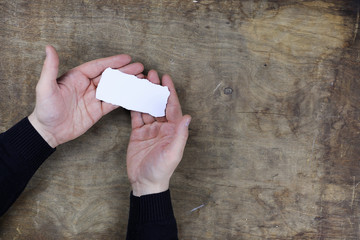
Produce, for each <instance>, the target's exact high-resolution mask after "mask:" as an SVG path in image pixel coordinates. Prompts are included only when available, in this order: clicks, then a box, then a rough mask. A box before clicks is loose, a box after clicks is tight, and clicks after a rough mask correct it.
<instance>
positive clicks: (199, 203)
mask: <svg viewBox="0 0 360 240" xmlns="http://www.w3.org/2000/svg"><path fill="white" fill-rule="evenodd" d="M0 20H1V21H0V30H1V31H0V40H1V45H0V52H1V59H0V84H1V87H0V99H1V101H0V110H1V111H0V121H1V124H0V130H2V131H4V130H6V129H7V128H9V127H11V126H12V125H13V124H14V123H15V122H16V121H18V120H20V119H21V118H22V117H24V116H26V115H27V114H29V113H31V111H32V109H33V107H34V101H35V95H34V89H35V85H36V82H37V80H38V77H39V74H40V71H41V67H42V61H43V58H44V46H45V45H46V44H48V43H51V44H53V45H54V46H55V47H56V48H57V50H58V52H59V55H60V62H61V69H60V72H61V73H64V72H66V70H68V69H70V68H72V67H74V66H77V65H79V64H81V63H83V62H86V61H89V60H92V59H96V58H99V57H104V56H109V55H113V54H117V53H128V54H130V55H132V56H133V59H134V61H141V62H143V63H144V65H145V67H146V69H147V70H149V69H152V68H155V69H157V70H159V72H160V73H161V74H163V73H169V74H170V75H172V76H173V78H174V81H175V84H176V86H177V89H178V92H179V96H180V100H181V103H182V105H183V111H184V112H185V113H189V114H191V115H192V116H193V121H192V123H191V129H190V139H189V142H188V145H187V148H186V151H185V156H184V159H183V161H182V163H181V164H180V166H179V168H178V169H177V171H176V173H175V175H174V177H173V179H172V183H171V190H172V196H173V205H174V209H175V214H176V216H177V221H178V227H179V237H180V239H340V238H344V239H359V238H360V235H359V229H358V228H359V227H358V226H359V219H358V215H359V194H358V183H359V179H360V176H359V170H360V169H359V164H358V160H359V157H360V150H359V148H358V146H359V144H360V138H359V132H360V130H359V128H360V125H359V117H360V116H359V106H360V105H359V103H360V94H359V93H360V81H359V73H360V70H359V69H360V64H359V59H360V58H359V49H360V42H359V40H358V22H359V1H345V0H343V1H335V0H333V1H278V0H271V1H255V0H252V1H250V0H249V1H214V0H198V1H190V0H189V1H170V0H163V1H155V0H153V1H144V0H142V1H123V0H119V1H116V0H108V1H88V0H83V1H58V0H55V1H45V0H40V1H25V0H22V1H21V0H16V1H2V2H1V3H0ZM129 120H130V118H129V115H128V112H127V111H125V110H117V111H115V112H113V113H111V114H110V115H108V116H106V117H104V118H103V119H102V120H101V121H100V122H99V123H98V124H96V125H95V126H94V127H93V128H92V129H91V130H90V131H89V132H88V133H86V134H85V135H84V136H82V137H80V138H79V139H77V140H74V141H72V142H70V143H67V144H65V145H63V146H60V147H59V148H58V150H57V152H56V153H55V154H54V155H53V156H51V157H50V159H49V160H48V161H46V162H45V163H44V164H43V165H42V167H41V168H40V169H39V171H38V172H37V173H36V175H35V176H34V178H33V179H32V180H31V182H30V183H29V185H28V187H27V188H26V190H25V192H24V193H23V194H22V195H21V197H20V198H19V199H18V201H17V202H16V203H15V205H14V206H13V207H12V208H11V209H10V211H8V213H7V214H6V215H5V216H4V217H2V218H1V219H0V239H70V238H75V239H119V238H120V239H124V237H125V234H126V224H127V214H128V206H129V203H128V195H129V191H130V188H129V184H128V181H127V176H126V166H125V157H126V147H127V141H128V137H129V133H130V129H129V128H130V121H129Z"/></svg>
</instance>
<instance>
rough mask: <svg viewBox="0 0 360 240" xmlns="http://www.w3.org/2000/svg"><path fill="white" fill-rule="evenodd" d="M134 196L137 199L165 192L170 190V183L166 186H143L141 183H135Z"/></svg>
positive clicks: (133, 187) (132, 185) (133, 185)
mask: <svg viewBox="0 0 360 240" xmlns="http://www.w3.org/2000/svg"><path fill="white" fill-rule="evenodd" d="M131 187H132V191H133V195H134V196H136V197H140V196H144V195H149V194H155V193H161V192H165V191H167V190H168V189H169V183H168V182H167V183H165V184H141V183H133V184H131Z"/></svg>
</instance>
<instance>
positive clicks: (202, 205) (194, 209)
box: [190, 204, 205, 212]
mask: <svg viewBox="0 0 360 240" xmlns="http://www.w3.org/2000/svg"><path fill="white" fill-rule="evenodd" d="M204 206H205V204H201V205H200V206H198V207H196V208H193V209H191V210H190V212H194V211H196V210H198V209H200V208H202V207H204Z"/></svg>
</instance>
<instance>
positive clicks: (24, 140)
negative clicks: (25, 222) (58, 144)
mask: <svg viewBox="0 0 360 240" xmlns="http://www.w3.org/2000/svg"><path fill="white" fill-rule="evenodd" d="M54 151H55V149H54V148H51V147H50V146H49V145H48V143H47V142H46V141H45V140H44V139H43V138H42V137H41V136H40V134H39V133H38V132H37V131H36V130H35V128H34V127H33V126H32V125H31V123H30V122H29V120H28V118H24V119H23V120H21V121H20V122H19V123H17V124H16V125H15V126H13V127H12V128H10V129H9V130H8V131H6V132H4V133H2V134H0V216H2V215H3V214H4V213H5V212H6V211H7V210H8V208H9V207H10V206H11V205H12V204H13V203H14V202H15V200H16V199H17V198H18V197H19V195H20V193H21V192H22V191H23V190H24V188H25V186H26V184H27V183H28V182H29V180H30V178H31V177H32V176H33V175H34V173H35V172H36V170H37V169H38V168H39V167H40V165H41V164H42V163H43V162H44V161H45V159H46V158H48V157H49V156H50V155H51V154H52V153H53V152H54Z"/></svg>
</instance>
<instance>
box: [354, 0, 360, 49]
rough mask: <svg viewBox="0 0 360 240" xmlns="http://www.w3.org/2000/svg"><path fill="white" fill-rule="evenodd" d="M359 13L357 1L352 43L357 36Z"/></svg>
mask: <svg viewBox="0 0 360 240" xmlns="http://www.w3.org/2000/svg"><path fill="white" fill-rule="evenodd" d="M359 15H360V13H359V1H358V3H357V15H356V23H355V29H354V38H353V43H354V42H355V40H356V36H357V32H358V28H359V17H360V16H359Z"/></svg>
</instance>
